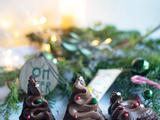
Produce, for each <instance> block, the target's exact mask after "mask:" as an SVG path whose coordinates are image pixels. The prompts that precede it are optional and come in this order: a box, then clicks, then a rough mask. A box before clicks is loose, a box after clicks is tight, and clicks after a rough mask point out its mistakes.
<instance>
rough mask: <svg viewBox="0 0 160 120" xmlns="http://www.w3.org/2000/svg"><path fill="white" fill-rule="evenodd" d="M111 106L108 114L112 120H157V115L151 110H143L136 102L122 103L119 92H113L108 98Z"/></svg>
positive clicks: (142, 106)
mask: <svg viewBox="0 0 160 120" xmlns="http://www.w3.org/2000/svg"><path fill="white" fill-rule="evenodd" d="M110 102H111V106H110V108H109V114H111V116H112V120H158V115H157V113H155V112H154V111H153V109H151V108H145V107H144V105H143V104H140V105H139V104H138V103H137V102H136V101H133V100H127V101H123V99H122V96H121V94H120V93H119V92H117V93H116V92H113V93H112V94H111V96H110Z"/></svg>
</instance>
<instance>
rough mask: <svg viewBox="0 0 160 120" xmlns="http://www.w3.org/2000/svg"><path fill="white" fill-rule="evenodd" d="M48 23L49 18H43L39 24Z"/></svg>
mask: <svg viewBox="0 0 160 120" xmlns="http://www.w3.org/2000/svg"><path fill="white" fill-rule="evenodd" d="M46 21H47V18H45V17H42V18H41V19H40V21H39V22H40V24H44V23H45V22H46Z"/></svg>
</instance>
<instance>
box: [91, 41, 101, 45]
mask: <svg viewBox="0 0 160 120" xmlns="http://www.w3.org/2000/svg"><path fill="white" fill-rule="evenodd" d="M98 44H99V40H93V41H92V43H91V45H92V46H97V45H98Z"/></svg>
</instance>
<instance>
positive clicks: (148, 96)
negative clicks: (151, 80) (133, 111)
mask: <svg viewBox="0 0 160 120" xmlns="http://www.w3.org/2000/svg"><path fill="white" fill-rule="evenodd" d="M143 97H144V98H145V99H151V98H152V97H153V92H152V90H144V91H143Z"/></svg>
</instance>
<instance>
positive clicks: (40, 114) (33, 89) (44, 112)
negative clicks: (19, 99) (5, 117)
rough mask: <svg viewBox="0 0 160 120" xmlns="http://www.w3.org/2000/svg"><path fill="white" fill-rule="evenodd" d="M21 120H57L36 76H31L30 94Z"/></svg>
mask: <svg viewBox="0 0 160 120" xmlns="http://www.w3.org/2000/svg"><path fill="white" fill-rule="evenodd" d="M37 101H38V102H37ZM28 116H29V119H28V118H27V117H28ZM19 120H55V118H54V116H53V114H52V113H51V111H50V109H49V104H48V102H47V101H46V100H45V99H44V98H43V96H42V94H41V91H40V89H39V84H38V82H37V81H36V80H35V77H34V76H30V78H29V80H28V93H27V97H26V98H25V100H24V103H23V110H22V113H21V115H20V117H19Z"/></svg>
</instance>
